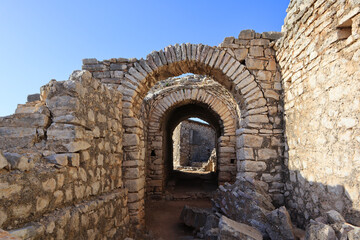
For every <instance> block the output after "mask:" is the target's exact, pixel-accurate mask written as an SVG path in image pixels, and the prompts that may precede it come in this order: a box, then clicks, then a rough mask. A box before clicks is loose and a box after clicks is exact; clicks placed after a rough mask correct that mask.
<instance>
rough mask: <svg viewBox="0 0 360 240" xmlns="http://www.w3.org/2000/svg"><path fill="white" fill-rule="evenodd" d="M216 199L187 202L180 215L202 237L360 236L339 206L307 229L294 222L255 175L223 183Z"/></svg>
mask: <svg viewBox="0 0 360 240" xmlns="http://www.w3.org/2000/svg"><path fill="white" fill-rule="evenodd" d="M212 201H213V207H212V209H201V208H196V207H189V206H185V207H184V209H183V211H182V213H181V216H180V218H181V220H182V221H183V222H184V224H185V225H187V226H190V227H193V228H194V230H195V232H196V234H197V237H199V238H201V239H206V240H216V239H222V240H223V239H226V240H232V239H234V240H235V239H256V240H258V239H271V240H281V239H286V240H289V239H294V240H296V239H307V240H336V239H339V240H340V239H341V240H343V239H344V240H347V239H348V240H355V239H360V227H356V226H354V225H351V224H349V223H346V221H345V219H344V218H343V217H342V216H341V214H340V213H338V212H337V211H335V210H330V211H328V212H327V213H326V215H325V216H323V217H319V218H317V219H315V220H311V221H310V223H309V224H308V225H307V227H306V231H304V230H301V229H299V228H297V227H295V226H293V224H292V222H291V219H290V215H289V213H288V211H287V210H286V208H285V207H284V206H282V207H279V208H276V209H275V207H274V206H273V204H272V203H271V198H270V196H269V195H268V194H267V193H266V192H265V191H264V190H263V189H262V187H261V185H260V184H259V183H258V182H257V181H255V180H253V179H251V178H247V177H245V178H243V177H238V178H237V181H236V182H235V183H234V184H225V185H224V186H220V187H219V188H218V190H217V191H216V192H215V194H214V196H213V199H212Z"/></svg>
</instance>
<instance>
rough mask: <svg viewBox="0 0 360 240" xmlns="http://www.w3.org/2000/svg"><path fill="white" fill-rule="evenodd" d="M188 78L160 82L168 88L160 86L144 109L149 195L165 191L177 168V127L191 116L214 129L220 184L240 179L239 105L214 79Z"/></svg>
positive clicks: (147, 101) (218, 180)
mask: <svg viewBox="0 0 360 240" xmlns="http://www.w3.org/2000/svg"><path fill="white" fill-rule="evenodd" d="M187 78H189V79H188V81H185V80H184V79H183V78H181V79H178V81H180V84H178V85H176V84H173V81H172V80H171V81H169V82H166V81H165V82H160V83H159V85H162V86H166V87H163V88H162V90H160V89H161V88H156V91H152V92H151V93H150V94H149V95H148V96H147V98H146V99H147V100H146V101H145V102H146V104H145V105H144V110H143V111H144V112H147V113H148V115H147V116H146V117H145V119H147V126H145V129H146V130H147V131H145V132H146V133H147V134H146V138H145V139H146V142H147V146H146V147H147V151H146V154H145V165H146V166H145V167H146V193H147V195H148V196H151V195H162V194H164V191H165V187H166V185H167V182H168V180H169V176H170V175H171V173H172V170H173V169H174V165H173V155H172V154H173V151H172V150H173V146H172V144H171V142H172V141H171V140H172V133H173V130H174V129H175V127H176V126H177V125H178V124H179V123H180V122H182V121H184V120H186V119H188V118H190V117H197V118H200V119H202V120H205V121H206V122H208V123H209V125H210V126H212V128H213V129H214V132H215V134H214V135H215V143H214V145H215V146H216V152H217V154H216V160H217V161H216V165H217V166H218V167H217V169H216V170H217V171H216V173H217V174H216V176H217V180H216V184H223V183H225V182H232V181H234V180H235V178H236V173H237V161H236V159H237V156H236V154H237V152H236V129H237V127H238V126H239V121H240V111H239V108H238V106H237V104H236V102H235V100H233V99H232V97H231V94H230V93H229V92H228V91H227V90H226V89H224V88H223V87H222V86H221V85H220V84H218V83H216V82H215V81H213V80H212V79H211V78H208V77H201V76H195V77H194V76H189V77H187ZM196 79H197V80H196ZM173 80H174V79H173ZM176 81H177V80H176V79H175V82H176ZM164 143H168V145H166V144H164Z"/></svg>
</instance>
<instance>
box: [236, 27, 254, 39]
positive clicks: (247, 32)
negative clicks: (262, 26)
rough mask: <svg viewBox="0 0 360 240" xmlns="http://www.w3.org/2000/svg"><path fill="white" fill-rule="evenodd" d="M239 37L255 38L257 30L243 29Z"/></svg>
mask: <svg viewBox="0 0 360 240" xmlns="http://www.w3.org/2000/svg"><path fill="white" fill-rule="evenodd" d="M238 38H239V39H244V40H250V39H253V38H255V31H254V30H252V29H247V30H242V31H241V32H240V33H239V36H238Z"/></svg>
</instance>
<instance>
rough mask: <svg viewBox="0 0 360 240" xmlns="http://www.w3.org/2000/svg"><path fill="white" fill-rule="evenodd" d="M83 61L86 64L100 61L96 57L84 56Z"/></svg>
mask: <svg viewBox="0 0 360 240" xmlns="http://www.w3.org/2000/svg"><path fill="white" fill-rule="evenodd" d="M82 63H83V64H84V65H89V64H97V63H98V60H97V59H96V58H84V59H83V60H82Z"/></svg>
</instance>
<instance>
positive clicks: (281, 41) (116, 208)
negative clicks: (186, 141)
mask: <svg viewBox="0 0 360 240" xmlns="http://www.w3.org/2000/svg"><path fill="white" fill-rule="evenodd" d="M359 13H360V2H359V1H357V0H332V1H324V0H307V1H304V0H291V1H290V4H289V7H288V10H287V17H286V18H285V21H284V25H283V28H282V32H281V33H275V32H264V33H261V34H260V33H256V32H255V31H253V30H243V31H241V32H240V34H239V36H238V37H237V38H235V37H226V38H225V39H224V41H223V42H222V43H220V44H219V46H207V45H203V44H190V43H182V44H175V45H173V46H167V47H165V48H164V49H162V50H159V51H153V52H151V53H150V54H149V55H147V56H146V59H140V60H138V59H124V58H112V59H109V60H103V61H99V60H97V59H93V58H91V59H84V60H83V66H82V71H74V72H73V73H72V74H71V76H70V78H69V80H67V81H54V80H52V81H50V82H49V83H48V84H47V85H45V86H43V87H41V90H40V95H39V97H36V96H35V97H33V98H32V99H29V100H30V101H29V102H27V103H25V104H19V105H18V107H17V109H16V111H15V114H13V115H10V116H6V117H2V118H0V150H1V154H0V228H2V229H4V230H6V231H10V233H12V234H14V235H16V236H20V237H22V238H23V239H25V238H40V239H74V238H80V239H125V238H126V237H129V236H133V234H134V232H136V230H135V229H141V228H142V227H143V226H144V224H145V222H144V221H145V200H146V198H147V197H150V196H151V197H155V196H161V195H162V194H163V193H164V191H165V187H166V184H167V181H168V179H169V177H170V176H171V174H172V170H173V161H172V160H173V155H172V154H173V149H172V148H173V146H172V144H171V143H172V141H171V138H172V135H171V134H172V132H173V130H174V129H175V127H176V126H177V125H178V124H179V123H180V122H181V121H183V120H186V119H188V118H189V117H199V118H201V119H203V120H205V121H207V122H208V123H209V124H210V125H211V126H213V127H214V128H215V132H216V138H217V147H216V151H217V155H216V157H217V173H218V185H219V186H220V189H222V190H224V189H225V190H224V191H225V192H226V191H227V190H226V189H232V188H233V187H234V186H236V184H237V183H239V182H241V181H240V180H239V179H244V178H245V179H250V178H251V179H254V181H255V182H256V184H257V185H258V186H261V188H262V189H263V190H264V192H265V193H266V194H268V195H269V196H270V198H271V204H273V205H274V207H280V206H285V207H286V209H287V210H288V211H289V213H290V216H291V220H292V222H293V223H294V224H296V225H297V226H298V227H302V228H305V226H307V224H309V223H311V219H318V218H319V217H322V216H324V215H326V214H327V213H328V212H329V211H330V210H336V211H337V212H339V213H340V214H341V215H342V216H344V218H345V220H346V221H347V222H349V223H351V224H353V225H357V226H359V225H360V214H359V210H360V197H359V191H360V190H359V189H360V171H359V170H360V135H359V134H360V125H359V124H360V123H359V113H360V110H359V109H360V107H359V106H360V98H359V96H360V82H359V79H360V66H359V60H360V47H359V46H360V40H359V38H360V28H359V26H360V14H359ZM186 73H192V74H196V77H199V78H203V79H202V80H201V81H195V80H192V79H195V78H196V77H193V76H191V77H190V76H188V77H185V78H182V79H185V80H181V79H180V80H179V81H178V82H176V79H175V80H174V79H172V80H171V81H172V83H171V84H173V85H171V86H169V85H168V86H166V84H167V82H168V83H169V81H168V80H167V79H169V78H173V77H177V76H181V75H183V74H186ZM198 75H201V76H202V77H200V76H198ZM169 149H170V150H169ZM230 183H234V184H235V185H232V186H233V187H229V186H230V185H229V184H230ZM224 184H225V185H224ZM223 185H224V186H226V188H224V187H222V186H223ZM244 186H247V185H244ZM279 209H280V208H279ZM227 217H230V216H227ZM233 220H234V219H233ZM221 221H222V222H221V223H222V224H223V220H221ZM224 221H227V220H224ZM354 239H356V238H354Z"/></svg>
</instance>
